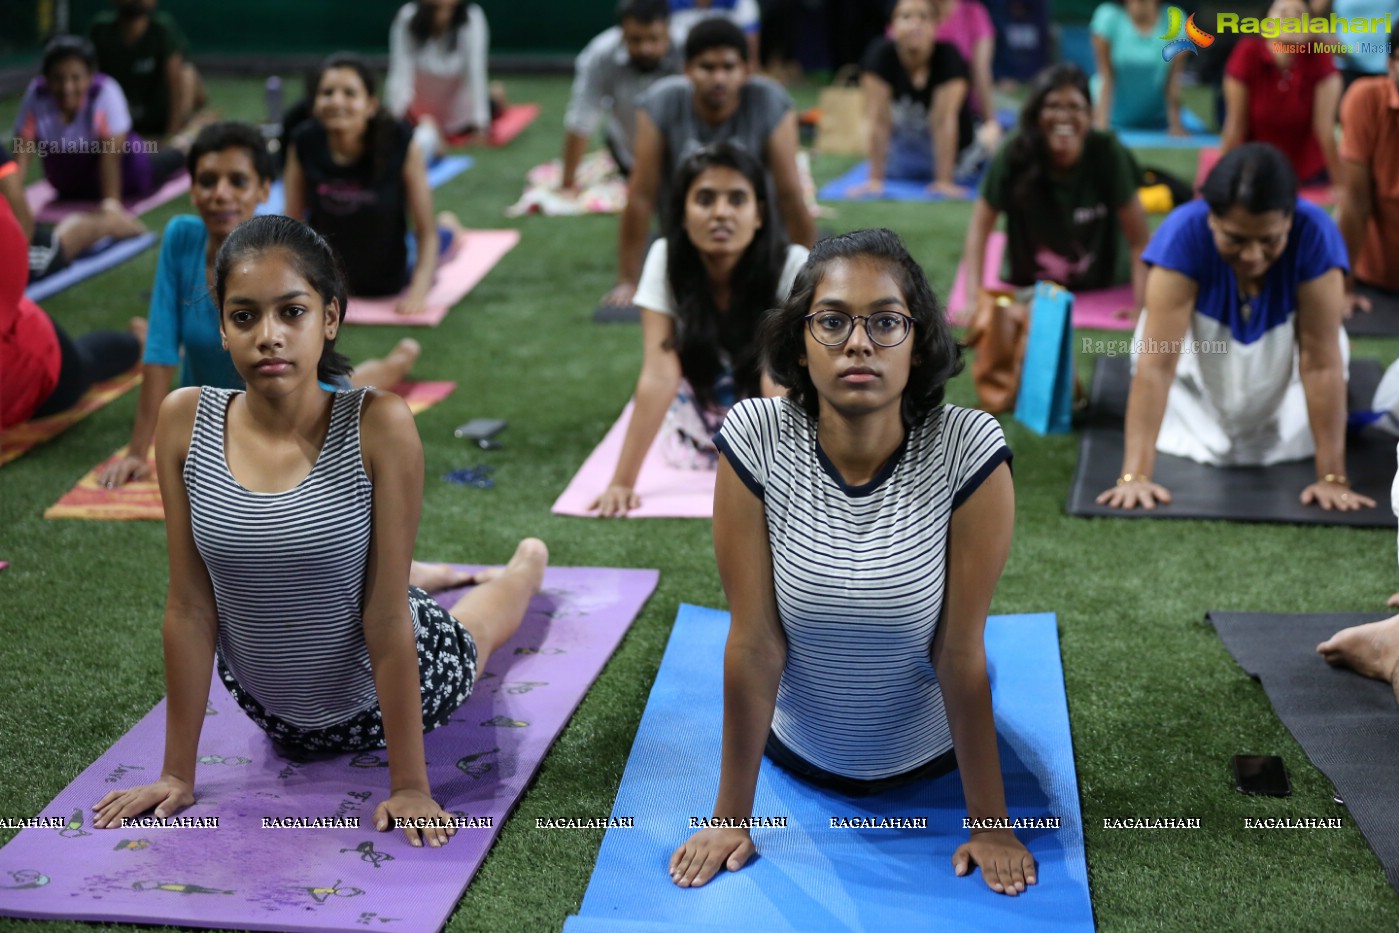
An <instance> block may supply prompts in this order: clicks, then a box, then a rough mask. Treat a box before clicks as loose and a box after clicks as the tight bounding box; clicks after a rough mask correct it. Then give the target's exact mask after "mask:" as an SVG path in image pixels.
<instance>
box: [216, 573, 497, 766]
mask: <svg viewBox="0 0 1399 933" xmlns="http://www.w3.org/2000/svg"><path fill="white" fill-rule="evenodd" d="M408 602H409V605H411V606H412V608H413V616H414V617H415V618H416V619H417V621H418V635H417V642H418V679H419V682H420V684H421V687H422V697H423V731H424V732H429V731H431V730H433V729H436V728H437V727H438V726H440V725H442V724H443V723H445V722H446V721H447V720H448V718H450V717H451V715H452V713H453V712H455V711H456V709H457V707H459V706H461V705H462V703H464V702H466V698H467V697H469V696H471V689H472V687H473V686H475V684H476V642H475V640H474V639H473V638H472V637H471V633H470V632H468V631H467V630H466V629H465V628H463V627H462V624H461V623H460V622H458V621H457V620H456V619H454V618H452V614H451V613H450V612H448V611H447V610H446V609H443V608H442V606H440V605H439V604H438V603H437V601H436V600H434V599H433V598H432V597H431V596H429V595H428V594H427V593H425V592H423V591H422V590H420V589H418V588H417V587H416V586H410V587H409V588H408ZM218 671H219V677H220V678H221V679H222V680H223V685H224V686H225V687H227V688H228V692H229V694H231V695H232V697H233V699H234V700H236V701H237V702H238V705H239V706H241V707H242V708H243V712H245V713H247V714H248V717H249V718H250V719H252V721H253V722H255V723H257V724H258V726H259V727H260V728H261V729H262V731H264V732H266V733H267V735H268V737H269V738H271V739H272V741H273V743H274V744H275V745H276V746H277V750H278V751H279V752H282V753H283V754H286V755H289V756H291V757H299V756H302V755H306V754H308V753H309V754H311V755H338V754H341V753H343V752H358V751H366V750H368V749H372V748H383V747H384V718H383V714H382V713H381V712H380V710H379V704H378V703H377V702H376V703H375V704H374V705H373V706H371V707H370V708H369V709H367V710H364V711H363V712H361V713H358V714H356V715H354V716H352V717H350V718H349V719H347V720H345V721H344V722H341V723H336V724H335V725H333V726H324V727H322V728H319V729H303V728H301V727H300V726H297V725H293V724H292V723H289V722H287V721H286V720H285V719H282V718H281V717H280V716H278V715H276V714H275V713H271V712H269V711H268V710H267V709H266V708H265V707H263V705H262V704H261V703H259V702H258V701H257V700H256V699H255V698H254V697H253V696H252V695H251V694H250V693H248V692H247V691H246V690H244V689H243V688H242V686H241V685H239V683H238V681H237V680H235V679H234V677H233V673H232V672H231V671H230V670H229V669H228V666H227V665H225V664H224V662H223V657H222V656H220V657H219V658H218Z"/></svg>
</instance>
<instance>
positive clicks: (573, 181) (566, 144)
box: [559, 130, 588, 191]
mask: <svg viewBox="0 0 1399 933" xmlns="http://www.w3.org/2000/svg"><path fill="white" fill-rule="evenodd" d="M587 152H588V137H586V136H584V135H583V134H582V133H575V132H573V131H572V130H568V131H566V132H565V133H564V135H563V178H562V179H560V181H559V187H560V188H563V189H564V190H565V191H573V190H575V189H577V187H578V164H579V163H580V162H582V161H583V156H584V155H585V154H587Z"/></svg>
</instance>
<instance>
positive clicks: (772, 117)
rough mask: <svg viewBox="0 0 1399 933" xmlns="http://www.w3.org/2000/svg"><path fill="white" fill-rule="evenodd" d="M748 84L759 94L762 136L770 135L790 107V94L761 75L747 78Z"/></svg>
mask: <svg viewBox="0 0 1399 933" xmlns="http://www.w3.org/2000/svg"><path fill="white" fill-rule="evenodd" d="M748 84H749V86H750V87H752V88H753V89H754V90H756V91H757V92H758V94H759V95H760V96H759V97H758V100H759V101H760V102H761V107H760V110H759V112H760V113H761V114H762V115H763V117H764V124H763V136H764V137H767V136H770V135H772V131H773V130H775V129H777V125H778V124H779V123H781V122H782V118H783V117H784V116H786V115H787V111H788V110H791V109H792V95H791V94H788V93H787V89H786V88H784V87H783V86H782V85H780V84H778V83H777V82H776V81H771V80H769V79H767V78H764V77H761V76H760V77H754V78H749V79H748ZM687 104H688V102H687ZM764 145H766V143H765V144H764Z"/></svg>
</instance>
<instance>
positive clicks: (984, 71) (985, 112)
mask: <svg viewBox="0 0 1399 933" xmlns="http://www.w3.org/2000/svg"><path fill="white" fill-rule="evenodd" d="M995 58H996V37H995V35H994V34H992V35H989V36H985V37H983V38H981V39H979V40H977V43H976V45H974V46H972V60H971V61H970V62H969V63H968V64H970V65H971V70H972V89H973V90H974V92H975V94H976V100H977V103H978V104H980V105H981V115H982V117H983V118H984V119H986V120H987V121H989V122H991V123H994V124H995V125H996V126H997V128H999V127H1000V123H999V122H997V120H996V80H995V78H994V77H993V76H992V72H991V64H992V62H994V61H995ZM999 135H1000V134H999V133H997V137H998V138H999Z"/></svg>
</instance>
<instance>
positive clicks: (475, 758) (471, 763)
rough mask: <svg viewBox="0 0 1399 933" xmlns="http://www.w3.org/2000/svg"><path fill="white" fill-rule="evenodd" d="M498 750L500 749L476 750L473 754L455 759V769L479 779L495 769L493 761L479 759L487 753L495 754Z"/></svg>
mask: <svg viewBox="0 0 1399 933" xmlns="http://www.w3.org/2000/svg"><path fill="white" fill-rule="evenodd" d="M499 752H500V749H498V748H493V749H491V750H490V751H488V752H476V753H475V754H474V755H467V756H466V757H465V758H459V759H458V760H457V770H459V771H461V772H462V773H463V774H467V775H470V776H471V777H473V778H475V779H476V780H478V781H479V780H480V779H481V778H483V777H485V776H486V775H487V774H490V773H491V772H492V771H494V770H495V762H493V761H482V760H481V759H483V758H485V757H486V756H487V755H495V754H497V753H499Z"/></svg>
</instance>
